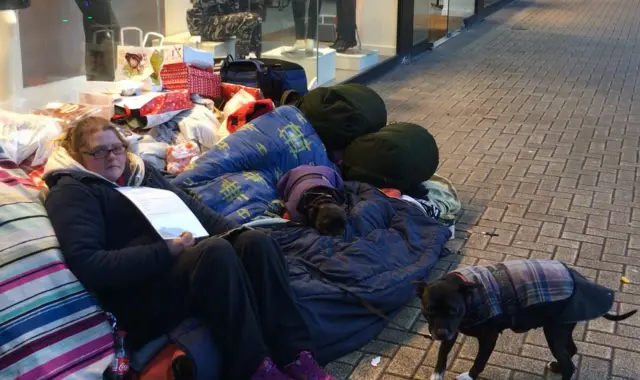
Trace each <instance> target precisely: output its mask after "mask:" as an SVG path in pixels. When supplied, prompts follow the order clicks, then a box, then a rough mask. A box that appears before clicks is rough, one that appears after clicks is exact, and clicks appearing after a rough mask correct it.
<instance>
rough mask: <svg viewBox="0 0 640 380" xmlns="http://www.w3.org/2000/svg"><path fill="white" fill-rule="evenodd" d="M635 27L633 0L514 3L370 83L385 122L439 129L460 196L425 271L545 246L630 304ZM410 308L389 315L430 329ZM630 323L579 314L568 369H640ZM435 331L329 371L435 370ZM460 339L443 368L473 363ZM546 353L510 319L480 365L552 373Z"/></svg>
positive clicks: (495, 371) (404, 336)
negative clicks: (445, 241)
mask: <svg viewBox="0 0 640 380" xmlns="http://www.w3.org/2000/svg"><path fill="white" fill-rule="evenodd" d="M639 29H640V2H639V1H637V0H540V1H538V0H531V1H515V2H513V3H511V4H509V5H507V6H505V8H503V9H502V10H500V11H498V12H497V13H495V14H493V15H492V16H490V17H489V18H487V19H486V20H485V21H484V22H482V23H481V24H478V25H476V26H474V27H472V28H470V29H468V30H466V31H464V32H463V33H462V34H460V35H459V36H457V37H455V38H453V39H451V40H449V41H448V42H446V43H444V44H442V45H441V46H439V47H438V48H436V49H435V50H433V51H432V52H428V53H426V54H425V55H424V56H423V57H420V58H419V59H417V60H415V61H414V62H413V63H411V64H410V65H406V66H402V67H400V68H398V69H396V70H395V71H393V72H391V73H389V74H388V75H387V76H385V77H383V78H382V79H381V80H379V81H377V82H375V83H373V84H372V85H371V86H372V87H373V88H374V89H376V90H377V91H378V92H379V93H380V94H381V95H382V96H383V98H384V99H385V101H386V104H387V107H388V111H389V113H390V116H389V117H390V120H394V121H409V122H413V123H417V124H420V125H422V126H424V127H425V128H427V129H428V130H429V131H430V132H431V133H432V134H433V135H434V136H435V137H436V140H437V142H438V145H439V147H440V160H441V162H440V168H439V173H440V174H442V175H445V176H447V177H449V178H450V179H451V180H452V181H453V182H454V184H456V186H457V188H458V190H459V192H460V195H461V198H462V201H463V204H464V208H465V210H464V213H463V214H462V216H461V220H460V223H459V224H458V226H457V230H458V231H457V233H456V239H455V240H453V241H451V242H450V244H449V246H450V248H451V249H452V250H454V251H456V252H457V254H454V255H451V256H449V257H446V258H444V259H442V260H440V261H439V262H438V264H437V265H436V268H435V269H434V270H433V271H432V273H431V276H432V277H433V278H435V277H437V276H439V275H441V274H442V273H444V272H445V271H448V270H450V269H453V268H455V267H457V266H459V265H473V264H485V263H491V262H496V261H502V260H506V259H520V258H544V259H550V258H553V259H558V260H562V261H564V262H566V263H569V264H570V265H572V266H573V267H575V268H576V269H578V270H579V271H580V272H581V273H583V274H584V275H586V276H588V277H589V278H591V279H593V280H595V281H597V282H598V283H600V284H603V285H605V286H608V287H610V288H612V289H615V290H617V291H619V292H618V293H617V295H616V301H617V302H616V304H615V307H614V311H619V312H620V311H625V310H628V309H631V308H636V307H640V188H639V187H638V186H636V184H639V183H640V163H639V161H638V156H639V142H640V102H638V96H639V95H640V82H638V67H639V65H640V44H638V41H640V30H639ZM482 232H494V233H496V234H498V236H487V235H484V234H482ZM622 276H626V277H627V278H628V279H629V280H630V283H629V284H623V283H621V277H622ZM417 306H418V305H417V303H416V302H413V303H411V304H410V305H408V306H407V307H406V308H405V309H404V310H403V311H402V312H401V314H400V315H399V316H398V317H397V318H396V322H397V323H399V324H400V325H402V326H405V327H407V328H408V329H410V330H412V331H424V320H423V319H422V317H421V316H420V313H419V309H418V307H417ZM639 327H640V316H634V317H632V318H631V319H629V320H627V321H624V322H620V323H613V322H608V321H606V320H604V319H600V320H595V321H591V322H589V323H582V324H579V325H578V328H577V329H576V331H575V340H576V343H577V345H578V348H579V355H578V356H577V357H576V359H575V361H576V364H577V366H578V370H577V373H576V376H575V377H574V379H581V380H587V379H593V380H603V379H614V380H622V379H635V380H637V379H640V328H639ZM437 345H438V344H437V343H431V342H430V341H428V340H426V339H424V338H422V337H421V336H419V335H416V334H410V333H407V332H402V331H400V330H397V329H394V328H387V329H385V330H384V331H383V332H382V333H381V334H380V335H379V336H378V337H377V338H376V339H375V340H373V341H372V342H371V343H370V344H368V345H367V346H366V347H364V348H362V349H361V350H359V351H357V352H354V353H352V354H349V355H347V356H345V357H344V358H342V359H339V360H337V361H335V362H333V363H330V364H329V365H328V366H327V369H328V370H329V371H330V372H331V373H333V374H334V375H335V376H337V378H338V379H358V380H360V379H362V380H366V379H384V380H396V379H397V380H399V379H429V376H430V374H431V371H432V370H433V365H434V364H435V357H436V350H437ZM454 353H455V356H454V355H451V356H452V357H451V358H450V359H451V364H450V366H449V368H448V372H447V375H446V376H445V379H454V378H455V376H456V375H457V374H459V373H461V372H466V371H467V370H468V369H469V368H470V367H471V364H472V360H473V358H474V356H475V353H476V344H475V341H474V340H473V339H470V338H467V337H462V338H459V341H458V343H457V345H456V348H455V349H454ZM377 357H380V362H379V363H378V364H377V366H374V365H373V364H372V359H374V358H377ZM550 359H551V355H550V352H549V350H548V348H547V346H546V342H545V339H544V337H543V335H542V332H541V331H533V332H529V333H527V334H514V333H511V332H505V333H504V334H503V335H502V336H501V338H500V340H499V342H498V344H497V346H496V350H495V352H494V353H493V355H492V357H491V360H490V362H489V363H490V365H489V367H488V368H487V370H486V371H485V372H484V377H483V378H485V379H491V380H502V379H510V380H539V379H556V378H557V379H559V377H557V376H554V375H552V374H549V373H548V371H547V370H546V369H545V363H546V362H547V361H548V360H550Z"/></svg>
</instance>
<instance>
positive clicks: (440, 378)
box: [429, 372, 444, 380]
mask: <svg viewBox="0 0 640 380" xmlns="http://www.w3.org/2000/svg"><path fill="white" fill-rule="evenodd" d="M429 380H444V374H442V373H439V372H438V373H436V372H434V373H432V374H431V377H430V378H429Z"/></svg>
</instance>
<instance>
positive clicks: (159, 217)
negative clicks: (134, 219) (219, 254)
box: [117, 187, 209, 240]
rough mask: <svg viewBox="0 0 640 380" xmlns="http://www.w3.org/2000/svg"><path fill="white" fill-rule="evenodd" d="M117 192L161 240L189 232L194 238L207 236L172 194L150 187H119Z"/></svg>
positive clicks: (180, 201)
mask: <svg viewBox="0 0 640 380" xmlns="http://www.w3.org/2000/svg"><path fill="white" fill-rule="evenodd" d="M117 190H118V191H119V192H120V193H122V195H124V196H125V197H127V198H129V200H130V201H131V202H132V203H133V204H134V205H135V206H136V207H137V208H138V209H139V210H140V211H141V212H142V214H143V215H144V216H145V217H146V218H147V220H148V221H149V222H150V223H151V225H152V226H153V228H155V229H156V231H158V233H159V234H160V236H161V237H162V238H163V239H165V240H172V239H176V238H178V237H179V236H180V234H181V233H183V232H191V233H192V234H193V237H194V238H200V237H208V236H209V234H208V233H207V230H205V229H204V227H203V226H202V224H201V223H200V221H199V220H198V218H196V216H195V215H194V214H193V212H191V210H190V209H189V207H187V205H186V204H185V203H184V202H183V201H182V199H180V197H178V196H177V195H176V194H174V193H173V192H171V191H168V190H161V189H153V188H150V187H119V188H118V189H117Z"/></svg>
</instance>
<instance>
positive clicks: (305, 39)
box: [291, 0, 322, 52]
mask: <svg viewBox="0 0 640 380" xmlns="http://www.w3.org/2000/svg"><path fill="white" fill-rule="evenodd" d="M321 8H322V0H293V5H292V7H291V9H292V10H293V21H294V23H295V28H296V42H295V44H294V45H293V48H292V50H302V49H305V50H306V51H311V52H312V51H313V50H314V49H315V48H316V38H317V34H318V14H319V13H320V9H321ZM307 10H308V12H309V13H308V14H307Z"/></svg>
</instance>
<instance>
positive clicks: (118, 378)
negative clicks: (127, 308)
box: [104, 330, 131, 380]
mask: <svg viewBox="0 0 640 380" xmlns="http://www.w3.org/2000/svg"><path fill="white" fill-rule="evenodd" d="M126 336H127V333H126V332H125V331H124V330H117V331H116V334H115V338H116V339H115V351H116V352H115V354H116V356H115V357H114V358H113V363H112V364H111V367H110V368H107V371H106V373H105V376H104V378H105V379H106V380H129V379H131V369H130V367H129V352H128V351H127V348H126V346H125V338H126Z"/></svg>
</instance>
